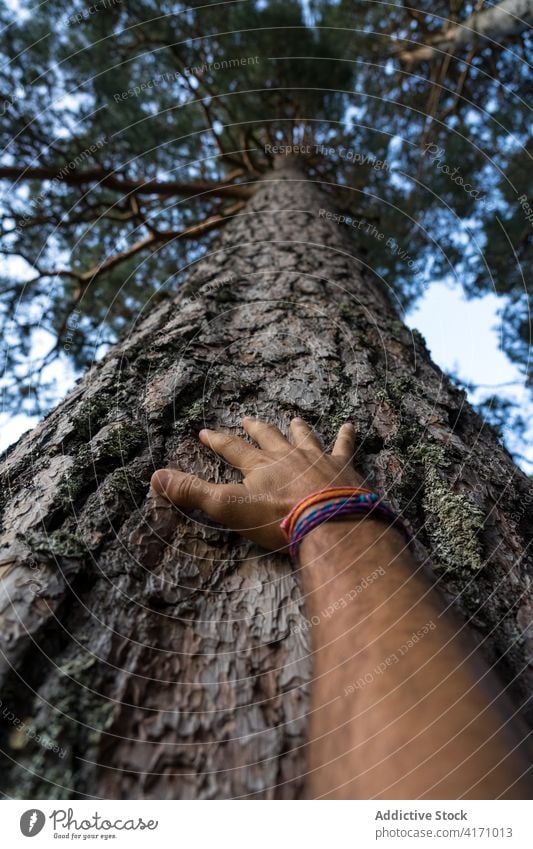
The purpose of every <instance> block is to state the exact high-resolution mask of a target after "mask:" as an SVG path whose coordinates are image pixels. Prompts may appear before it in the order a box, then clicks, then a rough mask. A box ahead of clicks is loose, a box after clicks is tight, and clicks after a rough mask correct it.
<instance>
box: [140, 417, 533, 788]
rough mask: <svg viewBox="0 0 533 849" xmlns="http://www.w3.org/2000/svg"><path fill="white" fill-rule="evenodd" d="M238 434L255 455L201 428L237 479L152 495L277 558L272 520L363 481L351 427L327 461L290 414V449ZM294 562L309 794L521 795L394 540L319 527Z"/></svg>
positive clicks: (481, 690) (459, 655) (397, 537)
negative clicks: (303, 633)
mask: <svg viewBox="0 0 533 849" xmlns="http://www.w3.org/2000/svg"><path fill="white" fill-rule="evenodd" d="M243 426H244V428H245V430H246V431H247V433H248V434H249V435H250V436H251V437H252V438H253V439H254V440H255V442H256V443H257V444H258V445H259V448H255V447H253V446H252V445H250V444H249V443H248V442H246V441H244V440H242V439H239V438H237V437H234V436H229V435H227V434H221V433H218V432H216V431H205V430H204V431H202V432H201V433H200V439H201V440H202V442H204V444H206V445H208V446H210V447H211V448H213V449H214V450H215V451H217V453H219V454H220V455H221V456H223V457H224V458H225V459H226V460H228V461H229V462H230V463H232V464H233V465H235V466H237V467H238V468H239V469H240V470H241V471H242V473H243V475H244V479H243V482H242V484H226V485H215V484H211V483H208V482H207V481H201V480H200V479H199V478H196V477H195V476H193V475H190V474H187V473H184V472H179V471H175V470H169V469H167V470H159V471H158V472H156V473H155V474H154V476H153V478H152V485H153V487H154V489H155V491H156V492H158V493H160V494H164V495H165V496H166V497H167V498H169V499H170V500H171V501H173V502H174V503H175V504H177V505H179V506H181V507H195V508H200V509H202V510H204V512H206V513H207V514H208V515H210V516H211V517H212V518H214V519H215V520H217V521H220V522H224V523H225V524H227V525H228V527H230V528H232V529H234V530H238V531H240V532H241V533H242V534H243V535H245V536H247V537H249V538H250V539H252V540H254V541H255V542H258V543H259V544H261V545H263V546H264V547H266V548H269V549H274V550H275V549H280V548H284V546H285V539H284V536H283V534H282V532H281V530H280V528H279V522H280V521H281V519H282V518H284V516H285V515H286V514H287V513H288V512H289V511H290V510H291V509H292V507H293V506H294V505H295V503H296V502H297V501H299V500H300V499H301V498H302V497H303V496H305V495H307V494H309V493H311V492H314V491H316V490H319V489H323V488H324V487H328V486H331V485H333V484H334V485H342V486H357V485H358V484H359V483H360V481H361V478H360V476H359V475H358V474H357V473H356V472H355V471H354V469H353V466H352V464H351V458H352V454H353V449H354V439H355V434H354V431H353V428H352V427H351V426H350V425H346V426H343V427H342V428H341V430H340V432H339V436H338V438H337V442H336V444H335V447H334V449H333V452H332V454H331V455H326V454H325V453H324V452H323V449H322V448H321V446H320V444H319V442H318V440H317V439H316V437H315V436H314V434H313V433H312V431H311V430H310V428H309V427H308V426H307V425H306V424H305V423H304V422H302V421H301V420H298V419H295V420H293V422H292V424H291V437H292V444H291V443H289V442H288V440H286V439H285V437H284V436H283V435H282V434H281V432H280V431H279V430H278V429H277V428H275V427H273V426H271V425H267V424H265V423H262V422H259V421H257V420H256V419H245V420H244V422H243ZM299 568H300V570H301V578H302V583H303V589H304V593H305V598H306V605H307V611H308V620H310V621H311V623H313V624H312V642H313V660H314V676H313V688H312V703H311V715H310V743H309V768H310V781H309V786H310V792H311V795H312V796H313V797H317V798H326V797H327V798H345V799H346V798H348V799H357V798H359V799H365V798H375V797H381V798H403V799H414V798H427V799H430V798H434V799H438V798H450V799H457V798H489V799H493V798H499V797H501V798H528V790H529V792H530V791H531V786H530V784H529V783H528V782H527V780H526V778H525V777H524V776H525V773H526V771H527V760H526V758H525V755H524V753H523V752H522V750H521V746H520V739H519V738H520V732H519V731H518V726H517V724H516V723H515V722H513V721H512V720H511V721H510V717H511V714H512V710H511V708H510V707H509V705H508V703H507V702H506V700H505V699H504V698H503V696H502V693H501V686H500V685H499V683H498V681H497V679H496V678H495V677H494V676H493V675H492V674H491V673H490V672H489V671H488V670H487V668H486V667H485V666H484V664H483V663H482V662H481V660H480V659H479V657H477V654H476V652H475V650H474V648H473V644H472V642H471V640H470V639H469V638H468V636H467V635H466V634H465V631H464V628H463V626H462V624H461V623H459V622H458V621H456V620H455V617H452V616H451V615H450V614H449V613H448V612H444V611H443V608H442V602H441V600H440V597H439V596H438V594H437V593H435V592H434V590H433V589H432V588H431V586H430V585H429V583H428V582H427V580H426V579H425V578H424V577H422V576H421V575H420V574H419V572H418V570H417V565H416V563H415V562H414V560H413V558H412V556H411V554H410V553H409V552H408V551H407V550H406V548H405V542H404V539H403V537H402V535H401V534H400V533H399V532H398V531H397V530H395V529H393V528H388V527H387V525H386V524H385V523H384V522H382V521H380V520H375V519H371V518H369V517H366V518H364V519H361V518H354V519H351V520H349V521H348V520H343V521H337V522H329V523H327V524H325V525H323V526H321V527H318V528H315V529H314V530H312V531H311V532H310V533H309V534H308V535H307V536H306V537H305V538H304V540H303V542H302V545H301V547H300V562H299Z"/></svg>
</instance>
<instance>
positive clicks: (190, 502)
mask: <svg viewBox="0 0 533 849" xmlns="http://www.w3.org/2000/svg"><path fill="white" fill-rule="evenodd" d="M243 428H244V430H245V431H246V433H247V434H248V435H249V436H251V437H252V439H253V440H254V441H255V442H256V443H257V445H258V446H259V448H256V447H254V446H252V445H250V444H249V443H248V442H246V441H245V440H244V439H240V438H239V437H238V436H232V435H230V434H227V433H220V432H219V431H216V430H201V431H200V440H201V442H203V444H204V445H207V446H208V447H209V448H212V449H213V451H215V452H216V453H217V454H219V455H220V456H221V457H224V459H225V460H227V461H228V463H231V464H232V465H233V466H236V467H237V468H238V469H239V470H240V471H241V472H242V473H243V475H244V478H243V481H242V483H240V484H238V483H230V484H213V483H209V482H208V481H204V480H202V479H201V478H199V477H197V476H196V475H191V474H188V473H187V472H181V471H178V470H176V469H158V471H156V472H154V474H153V475H152V480H151V484H152V487H153V489H154V491H155V492H156V493H157V494H158V495H163V496H164V497H165V498H168V500H169V501H171V502H172V503H173V504H175V505H176V506H178V507H183V508H185V509H187V508H188V509H190V508H198V509H200V510H203V512H204V513H207V515H208V516H210V517H211V518H212V519H214V520H215V521H217V522H220V523H222V524H224V525H227V526H228V528H231V529H232V530H235V531H239V533H241V534H242V535H243V536H245V537H248V538H249V539H251V540H253V541H254V542H257V543H259V545H262V546H263V547H264V548H268V549H271V550H274V549H280V548H285V545H286V540H285V537H284V535H283V532H282V531H281V529H280V527H279V524H280V522H281V520H282V519H283V518H284V517H285V516H286V515H287V513H289V512H290V511H291V510H292V508H293V507H294V505H295V504H296V503H297V502H298V501H300V500H301V499H302V498H304V496H306V495H309V494H310V493H311V492H316V491H317V490H320V489H325V488H326V487H328V486H333V485H335V486H359V485H360V483H361V481H362V478H361V476H360V475H359V474H358V473H357V472H356V471H355V470H354V468H353V466H352V456H353V453H354V448H355V430H354V427H353V425H351V424H344V425H342V427H341V428H340V430H339V433H338V436H337V439H336V442H335V445H334V447H333V451H332V453H331V454H325V453H324V450H323V448H322V446H321V444H320V442H319V440H318V438H317V437H316V436H315V434H314V433H313V431H312V429H311V428H310V427H309V425H307V424H306V423H305V422H304V421H303V419H293V420H292V422H291V426H290V432H291V439H292V443H291V442H289V441H288V440H287V439H286V438H285V437H284V436H283V434H282V433H281V431H280V430H279V429H278V428H277V427H275V426H274V425H271V424H267V423H266V422H261V421H259V420H258V419H254V418H251V417H250V416H247V417H246V418H245V419H243Z"/></svg>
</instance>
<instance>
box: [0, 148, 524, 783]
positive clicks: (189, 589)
mask: <svg viewBox="0 0 533 849" xmlns="http://www.w3.org/2000/svg"><path fill="white" fill-rule="evenodd" d="M327 205H328V202H327V199H326V198H325V196H324V195H323V193H322V191H321V190H320V189H319V188H318V187H317V186H315V185H313V184H312V183H310V182H307V181H306V180H305V177H304V175H303V172H300V171H299V170H298V169H297V168H295V167H294V166H291V165H290V164H287V165H286V167H285V168H283V169H281V170H280V171H277V172H273V173H272V174H271V175H270V176H269V177H268V178H266V179H265V180H264V181H263V182H262V183H261V184H260V185H259V188H258V190H257V192H256V193H255V196H254V197H253V198H252V199H251V200H250V201H249V203H248V205H247V208H246V210H245V211H244V212H243V213H242V214H240V215H238V216H237V217H236V218H235V219H233V220H232V222H230V223H229V224H228V226H227V228H226V230H225V231H224V233H223V236H222V238H221V240H220V242H219V244H218V246H217V247H216V249H215V250H213V251H212V252H211V253H210V255H209V256H207V257H205V258H203V259H202V260H200V261H198V262H197V263H196V264H195V265H194V267H193V268H192V270H191V274H190V278H189V280H188V282H187V284H186V285H185V286H184V288H183V289H182V290H181V291H180V292H179V293H178V294H177V295H176V296H175V297H174V298H172V299H170V298H169V299H168V300H165V301H163V302H160V303H159V304H156V305H153V306H152V305H147V314H146V317H144V318H142V320H139V322H138V325H137V326H136V327H135V329H134V330H133V332H132V333H131V334H130V336H129V337H128V338H127V339H125V340H124V341H123V342H122V343H121V344H120V345H118V346H117V347H115V348H114V349H113V350H112V351H111V352H110V353H109V354H108V355H107V356H106V358H105V359H104V360H103V361H102V362H101V363H99V364H97V365H95V366H94V367H93V369H92V370H91V371H90V372H89V373H88V374H87V375H86V377H84V379H83V380H82V381H81V382H80V383H79V384H78V385H77V387H76V388H75V389H74V391H73V392H72V393H71V394H70V395H69V396H68V397H67V399H66V400H65V401H64V402H63V403H62V404H60V405H59V407H58V408H57V409H56V410H55V411H54V412H53V413H51V414H50V415H49V416H48V417H47V419H46V420H45V421H44V422H42V423H41V424H39V425H38V426H37V427H36V428H35V429H34V430H33V431H32V432H31V433H30V434H28V435H26V436H24V437H23V438H22V439H21V440H20V441H19V443H18V444H17V446H16V447H15V448H14V449H13V450H11V451H10V453H9V455H8V457H7V458H6V460H5V462H4V463H3V467H2V475H3V480H4V488H3V493H4V496H3V497H4V505H3V506H4V514H3V535H2V539H1V546H2V547H1V548H0V573H1V578H2V580H1V589H2V596H1V601H0V615H1V622H0V648H1V651H2V656H1V660H2V666H1V670H0V672H1V675H2V678H3V685H2V702H3V705H2V714H3V715H2V716H1V717H0V719H1V722H2V750H3V752H4V754H3V756H2V759H3V764H2V771H1V776H2V778H1V785H2V790H3V791H4V792H5V793H7V794H9V795H12V796H17V797H33V798H35V797H48V798H50V797H58V798H65V797H69V796H70V797H73V798H76V797H84V796H108V797H116V798H127V797H133V798H141V797H146V798H227V797H257V798H272V797H282V798H294V797H301V796H303V795H305V753H304V744H305V737H306V708H307V704H308V697H309V682H310V677H311V658H310V656H309V642H310V640H309V637H310V635H309V631H308V630H307V629H306V628H305V625H304V627H301V626H302V623H304V621H305V620H304V614H303V610H302V599H301V595H300V588H299V582H298V578H297V575H296V574H295V573H294V572H293V571H292V570H291V567H290V565H289V563H288V561H287V560H286V559H285V558H283V557H280V556H274V555H269V554H266V553H265V552H263V551H261V550H259V549H258V548H256V547H254V546H253V545H252V544H250V543H248V542H246V541H243V540H241V539H239V538H238V536H237V535H236V534H234V533H231V532H228V531H226V530H224V529H223V528H220V527H218V526H216V525H214V524H213V523H208V522H206V521H205V520H203V519H202V517H200V516H184V515H182V514H181V513H180V512H179V511H177V510H175V509H173V508H171V507H169V506H168V505H166V504H165V503H164V502H163V501H161V500H156V499H153V498H151V497H149V496H148V494H147V485H148V481H149V478H150V474H151V472H152V471H153V470H154V468H157V467H159V466H161V465H165V464H166V463H167V462H168V461H171V460H172V461H174V460H177V462H178V463H179V465H180V467H182V468H184V469H188V470H191V471H194V472H196V473H200V474H202V475H203V476H205V477H208V478H211V479H213V480H229V479H232V478H235V479H237V477H238V476H237V475H236V473H235V472H234V471H232V470H230V469H228V468H227V467H225V465H224V464H223V463H221V462H219V461H218V460H217V459H216V458H215V457H213V455H212V454H211V453H210V452H209V451H207V450H206V449H205V448H203V447H202V446H200V445H199V443H198V441H197V438H196V434H197V431H198V429H199V428H200V427H201V426H202V425H203V424H206V425H208V426H223V427H229V428H234V427H236V426H237V425H238V424H239V422H240V419H241V417H242V416H243V415H245V414H247V413H248V414H250V413H256V414H258V415H260V416H262V417H265V418H268V419H271V420H273V421H276V422H277V423H278V424H279V425H280V426H281V427H282V428H284V429H286V428H287V426H288V422H289V420H290V418H291V417H292V416H293V415H298V414H299V415H302V416H304V417H306V418H307V419H308V420H310V421H312V422H313V423H315V424H316V426H317V428H318V429H319V430H320V431H322V432H323V433H325V435H326V437H327V439H331V437H332V436H333V434H334V432H335V430H336V428H337V427H338V425H339V424H340V423H341V422H342V421H344V420H346V419H348V418H349V419H351V420H353V421H354V422H356V423H357V425H358V426H359V429H360V433H361V439H362V446H361V451H360V457H359V461H360V463H361V464H362V466H363V467H364V468H365V469H366V470H367V471H372V474H373V480H374V482H375V486H376V488H378V489H380V490H382V491H384V492H387V493H388V497H389V500H390V501H391V502H392V504H393V505H394V506H395V507H397V508H399V509H402V510H403V511H404V513H405V515H407V516H408V518H409V520H410V522H411V524H412V526H413V528H414V529H415V530H416V532H417V542H416V553H417V556H418V557H419V558H420V559H421V560H423V561H425V562H426V563H427V564H428V568H431V570H432V574H433V575H434V576H435V580H436V582H437V583H438V584H439V585H440V586H441V587H442V588H445V589H446V591H447V592H448V593H449V595H450V598H454V600H455V603H456V605H457V606H458V607H459V608H460V609H461V610H462V611H463V612H464V613H465V614H466V615H467V616H468V618H469V620H470V622H471V625H472V627H473V628H474V629H475V632H476V633H477V635H478V637H479V640H480V641H482V642H483V647H484V648H483V650H484V652H485V654H486V656H487V657H488V658H489V660H490V661H491V663H492V662H496V661H498V665H499V667H500V671H501V674H502V675H504V676H506V678H507V680H508V681H513V682H514V683H513V693H514V698H515V701H516V703H517V704H518V703H519V702H521V701H522V700H523V699H524V698H525V697H526V696H527V695H528V694H530V693H531V670H530V669H529V668H528V666H527V663H528V661H530V660H531V643H528V642H527V640H526V633H525V629H526V626H527V624H528V622H529V621H530V612H531V597H530V596H529V595H528V588H529V583H528V575H527V567H528V565H529V566H530V565H531V564H530V563H529V564H528V563H527V561H526V550H527V545H528V542H529V541H530V539H531V532H532V522H531V518H530V516H529V513H530V510H529V506H530V505H531V503H532V494H531V488H530V483H529V481H528V479H527V478H526V477H525V476H524V475H523V474H522V472H521V471H520V470H519V469H517V468H516V466H514V465H513V463H512V461H511V459H510V457H509V456H508V454H507V453H506V451H505V450H504V449H503V448H502V447H501V446H500V445H499V444H498V441H497V439H496V438H495V436H494V434H493V433H492V431H491V430H490V429H489V428H487V427H484V426H483V424H482V422H481V420H480V419H479V418H478V416H477V415H476V414H475V413H474V412H473V411H472V409H471V408H470V407H469V406H468V404H467V403H466V401H465V396H464V393H462V392H461V391H459V390H458V389H456V388H454V387H453V386H452V385H451V384H450V382H449V381H448V380H447V379H446V377H445V376H444V375H443V374H442V373H441V371H440V370H439V369H438V368H437V367H436V366H435V365H434V364H433V363H432V362H431V359H430V356H429V353H428V351H427V349H426V347H425V344H424V342H423V339H422V337H421V336H420V335H419V334H417V333H415V334H411V333H410V332H409V331H408V330H407V329H406V328H405V326H404V325H403V324H402V323H401V321H400V320H399V318H398V316H397V314H396V312H395V310H394V307H393V306H392V303H391V299H390V298H389V296H388V294H387V292H386V290H385V287H384V286H383V284H382V283H381V282H380V281H378V280H377V279H375V278H374V277H373V276H372V275H371V274H369V273H368V272H366V271H365V270H364V269H363V267H362V264H361V263H360V262H359V261H358V260H357V258H355V257H354V256H352V253H353V245H352V244H351V242H350V241H349V240H348V238H347V235H346V233H345V231H343V229H342V226H339V225H338V224H335V223H333V222H332V221H328V220H326V218H325V217H324V216H321V215H320V214H319V210H320V209H321V208H324V207H327ZM451 338H453V336H451ZM526 508H528V509H526ZM6 709H7V712H6ZM11 714H12V715H11ZM13 717H15V719H13ZM16 719H18V720H19V721H24V722H25V723H26V724H25V728H24V730H23V731H21V727H20V726H19V727H18V728H17V727H16ZM28 729H30V730H31V734H30V733H28ZM33 734H39V735H44V737H45V738H46V741H48V742H49V743H51V744H55V745H57V746H59V747H60V748H61V749H62V750H63V752H60V753H59V754H58V753H54V752H53V751H52V750H50V749H49V748H48V747H47V745H46V741H45V743H44V744H43V741H42V740H41V742H40V743H38V742H36V740H35V739H34V738H33V736H32V735H33Z"/></svg>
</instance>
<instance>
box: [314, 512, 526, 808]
mask: <svg viewBox="0 0 533 849" xmlns="http://www.w3.org/2000/svg"><path fill="white" fill-rule="evenodd" d="M300 562H301V576H302V581H303V588H304V592H305V596H306V604H307V606H308V618H309V619H310V621H311V622H312V623H313V627H312V640H313V660H314V682H313V697H312V705H311V717H310V752H309V758H310V760H309V766H310V770H311V773H310V790H311V794H312V795H313V796H315V797H320V796H327V797H329V798H372V797H380V796H382V797H383V798H419V797H424V798H461V797H463V796H465V797H467V798H496V797H498V796H499V795H500V794H503V795H504V796H505V795H506V794H507V793H508V795H509V796H510V797H515V798H516V797H520V796H521V795H523V794H526V798H527V792H528V790H527V787H526V786H525V782H524V781H523V780H521V779H520V776H521V775H522V773H523V772H524V770H525V769H526V768H527V763H526V762H525V760H524V759H523V758H522V756H521V755H519V754H517V753H516V752H515V753H514V754H512V750H513V748H514V747H515V746H516V744H517V742H518V741H517V740H516V739H515V738H514V737H513V735H512V734H510V733H509V731H508V729H507V728H506V714H507V715H509V711H508V710H507V711H504V710H502V709H501V708H502V706H501V705H500V700H499V698H498V689H497V686H496V685H495V682H494V680H493V677H492V676H491V674H490V673H488V672H487V669H486V668H485V667H484V666H483V664H481V663H480V662H479V659H478V658H477V657H476V656H475V655H476V653H475V651H474V649H473V646H472V644H471V642H470V640H469V639H468V637H467V635H466V633H465V629H464V627H463V626H462V624H459V623H458V622H457V621H456V620H455V618H454V617H452V616H450V615H449V614H447V613H444V610H443V602H442V601H441V599H440V596H439V595H438V594H437V593H436V592H435V591H434V590H433V589H432V588H431V586H430V584H429V582H428V581H427V580H426V578H425V577H423V576H422V575H420V574H419V573H418V572H417V568H416V565H415V563H414V561H413V559H412V556H411V555H410V553H409V552H408V551H407V550H406V549H405V541H404V539H403V537H402V536H401V534H400V533H399V532H397V531H396V530H393V529H390V530H389V529H387V527H386V525H385V524H384V523H383V522H379V521H375V520H370V519H368V518H367V519H365V520H363V521H361V520H357V521H350V522H347V521H343V522H331V523H328V524H327V525H324V526H322V527H321V528H318V529H316V530H314V531H311V532H310V533H309V534H308V536H307V537H306V538H305V539H304V541H303V543H302V545H301V547H300ZM491 702H493V704H492V705H491V706H489V705H490V703H491ZM508 788H509V789H508Z"/></svg>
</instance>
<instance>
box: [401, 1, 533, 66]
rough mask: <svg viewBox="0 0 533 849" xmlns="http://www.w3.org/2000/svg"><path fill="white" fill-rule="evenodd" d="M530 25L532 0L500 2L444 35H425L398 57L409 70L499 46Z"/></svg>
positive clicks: (531, 20)
mask: <svg viewBox="0 0 533 849" xmlns="http://www.w3.org/2000/svg"><path fill="white" fill-rule="evenodd" d="M531 26H533V0H502V2H501V3H498V4H497V5H495V6H487V7H486V8H484V9H481V10H480V11H479V12H474V13H473V14H472V15H470V17H468V18H467V19H466V20H465V21H463V22H462V23H461V24H457V25H454V26H451V27H449V28H448V29H447V30H445V31H444V32H442V33H440V34H437V35H433V36H429V37H428V39H427V42H428V43H427V44H424V46H422V47H415V48H409V49H408V50H404V51H402V52H401V53H400V55H399V58H400V60H401V61H402V62H405V63H406V64H408V65H409V66H410V67H412V66H414V65H417V64H418V63H419V62H423V61H429V60H431V59H433V58H436V57H438V56H442V53H443V51H444V52H447V53H458V52H459V51H461V50H464V49H465V48H466V47H470V46H472V45H474V44H476V45H478V44H479V45H480V46H481V47H484V46H486V45H487V44H489V43H491V42H492V44H491V46H501V44H502V42H504V41H505V40H506V39H508V38H511V37H513V36H516V35H519V34H520V33H521V32H527V31H528V30H529V29H530V27H531Z"/></svg>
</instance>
